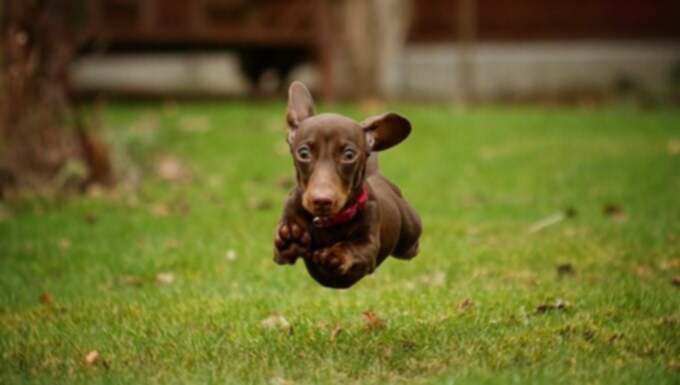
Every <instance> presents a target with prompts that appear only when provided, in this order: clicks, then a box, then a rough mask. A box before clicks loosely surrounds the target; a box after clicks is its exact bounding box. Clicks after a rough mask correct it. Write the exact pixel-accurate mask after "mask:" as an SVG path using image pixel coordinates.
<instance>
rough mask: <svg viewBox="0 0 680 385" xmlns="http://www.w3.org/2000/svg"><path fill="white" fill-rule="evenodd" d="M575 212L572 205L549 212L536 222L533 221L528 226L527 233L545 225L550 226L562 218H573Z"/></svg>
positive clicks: (538, 229) (543, 227) (531, 232)
mask: <svg viewBox="0 0 680 385" xmlns="http://www.w3.org/2000/svg"><path fill="white" fill-rule="evenodd" d="M576 214H577V212H576V209H574V208H573V207H568V208H567V209H565V210H564V211H560V212H557V213H554V214H551V215H549V216H547V217H545V218H543V219H541V220H540V221H538V222H535V223H534V224H532V225H531V226H530V227H529V234H533V233H537V232H539V231H541V230H543V229H545V228H547V227H550V226H552V225H556V224H558V223H560V222H562V221H563V220H565V219H567V218H573V217H575V216H576Z"/></svg>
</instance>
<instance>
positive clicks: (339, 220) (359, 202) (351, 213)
mask: <svg viewBox="0 0 680 385" xmlns="http://www.w3.org/2000/svg"><path fill="white" fill-rule="evenodd" d="M366 202H368V189H366V186H364V188H363V190H361V193H360V194H359V196H358V197H357V199H356V201H354V203H351V204H350V203H348V204H347V205H345V208H344V209H342V210H341V211H340V212H339V213H337V214H335V215H334V216H332V217H314V220H313V223H314V226H316V227H321V228H323V227H331V226H335V225H340V224H343V223H346V222H349V221H351V220H352V218H354V217H355V216H356V215H357V213H359V211H361V210H363V209H364V207H366Z"/></svg>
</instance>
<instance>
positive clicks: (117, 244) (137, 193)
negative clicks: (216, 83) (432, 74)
mask: <svg viewBox="0 0 680 385" xmlns="http://www.w3.org/2000/svg"><path fill="white" fill-rule="evenodd" d="M389 107H390V109H393V110H397V111H399V112H400V113H402V114H403V115H405V116H407V117H409V118H410V119H411V121H412V123H413V127H414V130H413V133H412V135H411V137H410V138H409V139H408V140H407V141H406V142H404V143H403V144H402V145H400V146H398V147H396V148H394V149H392V150H390V151H388V152H386V153H384V154H382V156H381V167H382V168H383V173H384V174H385V175H387V176H388V177H389V178H390V179H391V180H392V181H394V182H396V183H397V184H398V185H399V186H400V187H401V188H402V190H403V191H404V193H405V195H406V196H407V198H408V199H409V200H410V202H412V204H413V205H414V206H415V207H416V208H417V209H418V210H419V212H420V213H421V215H422V218H423V222H424V228H425V229H424V234H423V238H422V240H421V253H420V255H419V256H418V257H417V258H415V259H413V260H412V261H399V260H396V259H388V260H387V261H386V262H385V263H384V264H383V265H382V266H381V267H380V268H379V269H378V270H377V271H376V272H375V273H374V274H373V275H372V276H370V277H367V278H365V279H364V280H363V281H361V282H360V283H359V284H358V285H356V286H355V287H353V288H352V289H350V290H346V291H336V290H331V289H326V288H322V287H320V286H319V285H317V284H316V283H315V282H314V281H313V280H312V279H311V278H310V277H309V276H308V275H307V273H306V271H305V270H304V266H303V265H302V264H301V263H298V264H297V265H295V266H293V267H282V266H277V265H275V264H274V263H273V262H272V236H273V232H274V227H275V224H276V221H277V219H278V215H279V212H280V209H281V206H282V203H283V200H284V198H285V196H286V194H287V189H288V188H289V187H290V186H289V184H290V182H291V180H292V174H293V170H292V166H291V161H290V159H289V155H288V153H287V149H286V147H285V145H284V134H283V127H284V120H283V110H284V104H283V103H281V104H259V105H256V104H248V103H245V102H224V103H217V102H212V103H191V104H172V103H167V104H143V105H127V104H113V105H108V106H105V107H103V109H102V115H103V116H102V125H103V126H104V128H105V129H104V131H103V135H104V136H105V137H106V138H107V139H108V140H109V143H111V144H112V146H113V148H114V150H115V151H114V153H115V156H116V162H117V164H119V176H120V180H121V182H120V184H119V188H118V189H117V190H116V191H115V192H106V191H97V190H94V191H91V192H90V193H88V194H87V195H86V196H85V197H84V198H76V197H68V196H66V197H56V198H52V199H45V198H33V199H28V200H24V201H21V202H13V203H7V202H5V203H0V383H2V384H14V383H35V384H38V383H42V384H54V383H68V384H97V383H114V384H118V383H148V384H168V383H197V384H198V383H200V384H204V383H221V384H273V385H284V384H384V383H408V384H480V383H483V384H508V383H517V384H525V383H545V384H560V383H565V384H574V383H579V384H585V383H589V384H598V383H599V384H609V383H616V384H640V383H648V384H673V383H674V384H678V383H680V287H679V286H680V282H679V283H675V284H674V283H673V280H674V279H675V277H677V276H679V275H680V113H679V111H678V110H672V109H664V108H662V109H659V110H639V109H636V108H632V107H626V106H611V107H601V108H538V107H479V108H473V109H469V110H460V109H452V108H449V107H447V106H444V105H440V106H427V105H393V106H389ZM335 109H339V110H341V111H342V112H344V113H347V114H349V115H350V116H353V117H355V118H362V117H363V116H364V115H365V113H364V112H360V111H359V109H356V108H354V107H351V106H341V107H335ZM321 110H328V108H324V107H323V106H322V108H321ZM93 351H96V352H97V353H98V356H96V354H94V353H91V352H93Z"/></svg>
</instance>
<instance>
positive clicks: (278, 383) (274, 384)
mask: <svg viewBox="0 0 680 385" xmlns="http://www.w3.org/2000/svg"><path fill="white" fill-rule="evenodd" d="M269 383H270V384H271V385H293V381H290V380H286V379H285V378H283V377H274V378H272V379H271V380H270V381H269Z"/></svg>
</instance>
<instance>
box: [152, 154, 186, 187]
mask: <svg viewBox="0 0 680 385" xmlns="http://www.w3.org/2000/svg"><path fill="white" fill-rule="evenodd" d="M156 175H158V177H159V178H161V179H162V180H164V181H166V182H173V183H176V182H186V181H188V180H190V179H191V173H190V172H189V169H188V167H187V166H186V165H185V164H184V163H183V162H182V161H180V160H179V159H177V158H175V157H172V156H164V157H162V158H160V159H158V160H157V161H156Z"/></svg>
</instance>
